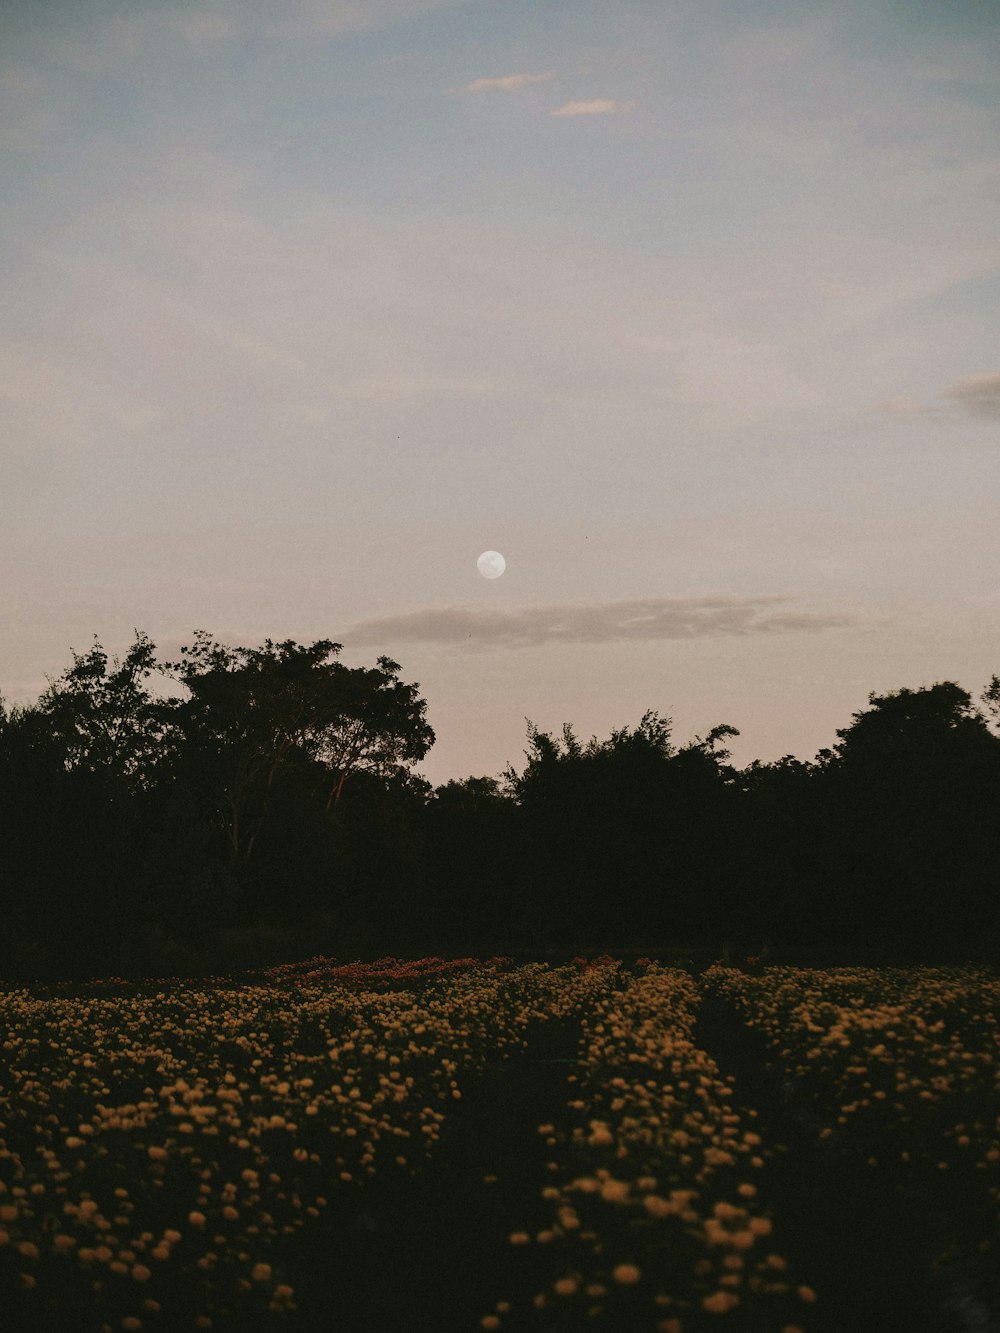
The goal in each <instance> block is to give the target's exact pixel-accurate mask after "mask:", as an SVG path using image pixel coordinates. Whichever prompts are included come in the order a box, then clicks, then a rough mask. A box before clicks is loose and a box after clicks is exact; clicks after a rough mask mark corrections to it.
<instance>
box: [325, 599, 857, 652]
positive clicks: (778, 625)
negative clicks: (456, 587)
mask: <svg viewBox="0 0 1000 1333" xmlns="http://www.w3.org/2000/svg"><path fill="white" fill-rule="evenodd" d="M789 600H790V599H789V598H788V597H787V596H785V595H782V594H772V595H769V596H764V597H644V598H634V599H627V600H624V601H611V602H561V603H555V604H551V605H547V606H524V607H482V606H436V607H434V606H431V607H421V608H420V609H418V610H416V611H406V612H403V613H402V614H400V615H395V616H383V617H380V618H379V619H375V620H363V621H360V622H359V623H358V624H356V625H354V626H353V627H352V628H351V629H349V630H348V631H346V633H345V636H344V637H345V642H347V643H352V644H392V643H393V642H401V641H404V640H405V641H407V642H417V643H440V644H453V645H464V646H465V647H469V648H486V647H493V648H524V647H530V646H534V645H538V644H545V643H617V642H624V641H629V640H638V639H694V638H705V637H708V636H712V635H747V634H773V633H778V632H784V631H799V630H820V629H831V628H836V627H838V626H842V625H851V624H855V623H856V621H857V617H855V616H848V615H841V614H832V613H818V612H811V611H792V610H784V609H782V608H783V605H784V604H785V603H786V602H787V601H789Z"/></svg>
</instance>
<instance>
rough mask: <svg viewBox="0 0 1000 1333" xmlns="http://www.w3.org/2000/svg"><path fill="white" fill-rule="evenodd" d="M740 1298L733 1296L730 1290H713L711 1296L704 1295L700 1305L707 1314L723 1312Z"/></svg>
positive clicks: (734, 1304)
mask: <svg viewBox="0 0 1000 1333" xmlns="http://www.w3.org/2000/svg"><path fill="white" fill-rule="evenodd" d="M739 1303H740V1298H739V1297H738V1296H734V1295H733V1293H732V1292H731V1291H713V1292H712V1294H711V1296H706V1297H705V1298H704V1300H703V1301H702V1307H703V1308H704V1309H706V1310H707V1311H708V1312H709V1314H725V1313H726V1312H727V1311H728V1310H731V1309H732V1308H733V1307H734V1306H736V1305H739Z"/></svg>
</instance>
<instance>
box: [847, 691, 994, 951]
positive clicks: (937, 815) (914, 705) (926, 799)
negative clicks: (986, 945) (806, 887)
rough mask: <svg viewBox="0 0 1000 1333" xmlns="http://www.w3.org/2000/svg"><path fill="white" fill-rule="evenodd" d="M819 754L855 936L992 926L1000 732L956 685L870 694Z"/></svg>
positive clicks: (926, 938)
mask: <svg viewBox="0 0 1000 1333" xmlns="http://www.w3.org/2000/svg"><path fill="white" fill-rule="evenodd" d="M869 704H870V705H871V707H870V708H868V709H865V710H862V711H861V712H859V713H856V714H855V715H854V719H853V722H852V724H851V725H850V726H849V727H845V728H842V729H841V730H839V731H838V732H837V735H838V737H839V741H838V743H837V745H835V746H834V748H833V750H832V751H830V752H827V753H826V754H824V755H822V756H821V759H822V765H821V779H822V804H823V807H824V810H825V812H826V821H827V825H828V828H830V829H831V830H835V834H833V835H828V841H827V846H826V848H825V849H824V852H823V855H824V857H825V865H826V875H827V880H828V885H829V890H830V899H829V900H830V905H831V909H832V912H833V915H834V916H835V918H837V919H838V921H839V928H840V929H841V930H842V931H843V932H844V933H845V934H846V935H848V936H850V937H854V938H861V937H864V938H866V939H867V938H869V937H870V936H871V935H872V933H873V932H875V933H879V934H891V935H892V937H894V938H895V939H896V940H898V941H900V942H906V944H907V945H908V946H913V947H924V946H926V945H927V944H928V943H930V942H931V941H938V942H940V943H942V944H948V943H949V942H950V943H951V944H952V945H956V946H957V944H958V942H959V941H960V939H962V938H967V939H968V940H970V941H972V940H973V939H975V938H976V936H977V935H978V936H979V937H980V938H981V937H982V935H983V933H984V932H986V933H989V932H995V931H996V930H997V925H998V917H997V909H998V905H1000V872H998V870H997V865H998V863H1000V861H998V858H1000V829H998V821H997V814H996V812H997V809H998V807H1000V739H998V738H997V737H996V736H994V735H993V734H992V733H991V731H990V729H989V726H988V724H987V721H986V718H985V717H984V716H983V714H982V713H981V712H980V711H979V709H977V708H976V707H975V706H974V705H973V703H972V698H971V695H970V694H969V693H968V691H966V690H964V689H962V688H961V686H959V685H957V684H955V683H954V682H953V681H941V682H938V683H937V684H934V685H931V686H927V687H925V688H922V689H917V690H911V689H906V688H904V689H900V690H896V691H893V692H891V693H889V694H886V695H877V694H871V695H870V696H869Z"/></svg>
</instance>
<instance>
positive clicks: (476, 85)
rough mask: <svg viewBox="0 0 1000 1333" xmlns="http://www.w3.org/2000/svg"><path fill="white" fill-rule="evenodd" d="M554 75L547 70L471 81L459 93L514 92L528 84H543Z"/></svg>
mask: <svg viewBox="0 0 1000 1333" xmlns="http://www.w3.org/2000/svg"><path fill="white" fill-rule="evenodd" d="M554 74H555V70H552V69H547V70H545V71H544V72H543V73H541V74H501V75H500V76H499V77H497V78H488V79H473V80H472V82H471V83H467V84H466V85H465V87H464V88H460V89H459V91H460V92H463V93H485V92H491V91H496V92H502V93H509V92H514V91H515V90H516V89H518V88H526V87H527V86H528V84H529V83H545V82H546V81H547V80H548V79H551V78H552V76H553V75H554Z"/></svg>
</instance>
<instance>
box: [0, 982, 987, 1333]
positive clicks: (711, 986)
mask: <svg viewBox="0 0 1000 1333" xmlns="http://www.w3.org/2000/svg"><path fill="white" fill-rule="evenodd" d="M706 1003H711V1004H713V1005H715V1006H716V1007H720V1006H721V1008H723V1009H724V1010H725V1012H726V1013H728V1014H730V1015H731V1016H732V1019H733V1022H734V1024H736V1025H737V1027H740V1026H742V1030H745V1032H746V1033H747V1034H748V1040H749V1039H750V1038H751V1036H752V1037H753V1039H754V1040H755V1041H757V1042H758V1043H759V1044H760V1045H761V1049H763V1051H764V1056H763V1058H762V1063H763V1064H764V1065H766V1066H768V1067H769V1068H770V1069H771V1070H772V1072H773V1075H774V1077H775V1079H776V1080H778V1081H777V1082H776V1084H775V1086H777V1087H780V1088H781V1089H782V1094H781V1095H783V1096H784V1098H785V1099H786V1100H787V1102H788V1103H789V1105H790V1106H791V1107H792V1108H793V1109H794V1111H795V1114H796V1115H797V1116H798V1122H799V1123H801V1124H802V1125H804V1126H805V1130H804V1133H805V1134H806V1135H807V1136H809V1137H810V1138H811V1140H814V1141H815V1144H816V1148H817V1151H819V1152H820V1153H828V1154H831V1155H833V1156H834V1157H835V1159H836V1161H837V1162H838V1163H842V1167H843V1170H844V1171H845V1172H849V1171H859V1170H860V1171H862V1172H865V1171H868V1172H871V1171H873V1170H878V1171H882V1170H890V1169H891V1170H892V1171H894V1172H896V1173H900V1172H902V1173H904V1174H905V1175H906V1177H907V1178H908V1179H909V1178H910V1177H912V1176H913V1175H914V1174H915V1175H916V1176H917V1177H919V1179H920V1180H921V1181H923V1182H924V1183H923V1188H924V1189H925V1196H924V1197H930V1195H928V1194H927V1193H926V1191H927V1190H939V1191H941V1197H942V1200H943V1206H945V1207H954V1208H964V1209H968V1208H970V1207H972V1206H973V1205H975V1210H976V1219H977V1226H978V1227H979V1231H977V1232H976V1235H975V1237H974V1241H975V1245H976V1248H977V1252H978V1253H980V1254H981V1255H982V1254H985V1255H986V1257H987V1259H988V1260H990V1261H993V1262H996V1260H997V1259H998V1258H1000V1247H998V1245H997V1237H998V1234H1000V1115H998V1111H1000V1060H998V1055H1000V1050H998V1046H1000V1024H998V1018H1000V978H998V977H997V975H996V974H995V973H993V972H991V971H988V970H985V969H981V968H980V969H972V968H950V969H949V968H909V969H874V968H830V969H825V970H824V969H797V968H790V967H765V968H763V969H761V968H759V967H755V968H754V969H753V970H752V971H745V970H741V969H739V968H735V967H724V966H721V965H714V966H712V967H710V968H709V969H708V970H707V971H705V972H703V973H702V974H701V975H700V976H695V975H693V973H692V971H691V970H688V969H685V968H683V967H681V966H664V965H661V964H659V963H656V962H652V961H651V960H649V959H640V960H639V961H638V962H637V963H636V964H635V965H633V966H625V965H623V964H622V963H621V962H620V961H618V960H616V959H614V958H609V957H600V958H595V959H590V960H584V959H582V958H581V959H576V960H574V961H573V962H572V963H569V964H566V965H564V966H551V965H549V964H542V963H530V964H525V965H521V966H515V965H514V964H513V963H512V961H511V960H510V959H509V958H502V957H496V958H491V959H488V960H485V961H480V960H477V959H471V958H461V959H451V960H445V959H439V958H427V959H420V960H417V961H413V960H399V959H393V958H383V959H379V960H377V961H376V962H373V963H360V962H344V961H339V960H333V959H328V958H314V959H310V960H309V961H308V962H305V963H296V964H291V965H288V966H285V967H280V968H274V969H270V970H269V971H268V972H266V973H264V974H258V975H256V976H255V977H253V978H235V977H234V978H226V977H218V978H211V979H208V980H201V981H198V982H188V983H185V982H179V981H176V980H172V981H169V982H167V981H162V980H161V981H158V982H148V983H143V984H141V985H138V986H137V985H131V986H130V985H129V984H128V983H125V982H123V981H121V980H120V979H118V978H110V979H106V980H105V981H103V982H100V983H94V984H93V985H92V986H87V987H76V988H69V987H56V988H49V989H46V990H43V989H42V988H36V989H32V988H24V987H22V988H18V989H14V990H8V991H6V992H0V1311H2V1314H3V1319H2V1320H0V1323H2V1326H3V1328H4V1330H5V1331H6V1330H7V1329H8V1328H9V1330H10V1333H21V1330H29V1329H31V1330H35V1329H45V1328H53V1329H60V1330H65V1333H118V1330H142V1329H151V1330H155V1329H161V1330H173V1329H181V1328H185V1329H187V1328H190V1329H215V1330H235V1329H261V1330H265V1329H275V1330H277V1329H283V1330H288V1333H292V1331H293V1330H310V1329H312V1328H318V1327H324V1328H325V1327H327V1326H328V1324H327V1323H326V1322H321V1321H319V1319H318V1316H316V1319H317V1322H311V1320H312V1319H313V1318H314V1312H313V1311H312V1310H311V1308H310V1307H309V1305H308V1304H303V1302H302V1300H301V1298H300V1289H299V1288H300V1284H299V1282H298V1280H297V1278H296V1255H297V1253H299V1251H300V1250H301V1249H302V1246H303V1245H304V1244H305V1243H306V1242H307V1240H308V1242H309V1244H310V1245H311V1246H312V1248H311V1249H310V1250H309V1253H310V1254H315V1253H316V1248H315V1238H316V1237H319V1238H321V1239H322V1238H323V1237H324V1236H327V1237H328V1238H329V1249H330V1252H331V1254H332V1253H334V1252H335V1251H336V1249H337V1246H338V1231H337V1228H338V1226H340V1225H341V1221H340V1219H341V1218H342V1216H343V1213H342V1211H341V1205H342V1204H343V1203H344V1201H345V1200H348V1199H359V1198H362V1197H364V1195H365V1192H366V1190H368V1191H370V1190H371V1189H373V1188H375V1185H376V1183H377V1185H378V1187H379V1189H381V1190H383V1191H385V1190H386V1189H388V1190H389V1191H390V1194H391V1191H392V1190H394V1189H397V1188H398V1189H400V1190H402V1189H403V1188H404V1186H405V1188H407V1189H412V1188H414V1187H416V1188H418V1189H419V1188H420V1187H421V1186H420V1182H421V1181H423V1180H427V1179H429V1178H432V1177H434V1175H435V1173H443V1172H446V1171H447V1169H448V1154H449V1144H450V1141H451V1137H453V1136H454V1134H455V1133H456V1129H457V1127H458V1126H459V1124H460V1121H461V1117H462V1115H463V1114H466V1115H473V1116H475V1115H478V1114H480V1113H481V1110H482V1108H481V1104H480V1103H476V1089H477V1087H478V1086H480V1084H481V1082H482V1079H483V1075H484V1071H486V1070H487V1069H492V1070H493V1071H494V1074H495V1076H496V1077H498V1078H499V1080H500V1082H499V1083H498V1084H497V1085H496V1086H498V1087H501V1088H502V1087H503V1086H504V1084H503V1079H504V1077H505V1075H504V1073H503V1071H504V1070H505V1069H513V1067H514V1066H515V1065H516V1064H517V1063H518V1061H521V1062H522V1065H523V1063H524V1062H525V1061H528V1060H530V1058H531V1056H532V1052H537V1051H538V1050H540V1049H542V1048H543V1046H544V1038H545V1034H546V1032H555V1031H556V1030H558V1031H561V1032H565V1031H566V1030H569V1031H570V1036H571V1040H570V1044H569V1046H568V1048H567V1049H568V1050H569V1051H570V1055H569V1056H568V1057H567V1058H565V1059H562V1058H561V1059H559V1060H544V1061H536V1066H537V1067H539V1068H540V1067H541V1065H543V1064H546V1065H549V1066H554V1065H559V1066H560V1068H561V1069H562V1072H563V1073H564V1074H565V1079H564V1081H562V1082H561V1083H557V1084H553V1086H554V1087H556V1088H557V1091H556V1092H555V1094H554V1095H553V1097H552V1105H551V1113H550V1114H549V1115H548V1116H547V1117H545V1118H543V1119H541V1120H539V1119H538V1117H537V1114H536V1113H533V1118H532V1120H531V1123H525V1124H524V1126H523V1132H524V1135H525V1136H526V1141H527V1136H530V1137H531V1139H532V1140H533V1141H534V1143H535V1144H540V1145H542V1146H543V1147H544V1161H543V1160H542V1159H541V1158H540V1159H539V1168H538V1179H537V1183H536V1188H535V1189H534V1192H533V1197H532V1198H530V1199H529V1198H527V1197H526V1198H525V1199H524V1206H523V1207H522V1206H521V1204H520V1203H519V1202H518V1201H517V1200H516V1199H515V1200H514V1201H513V1203H512V1204H511V1211H510V1215H509V1218H508V1219H507V1221H506V1223H505V1225H504V1228H503V1235H502V1236H500V1237H498V1241H497V1244H498V1254H497V1264H496V1274H497V1278H496V1284H495V1285H494V1286H493V1287H491V1290H494V1291H495V1299H492V1300H491V1301H490V1302H489V1303H484V1304H482V1305H481V1306H479V1310H478V1314H476V1315H475V1317H474V1318H473V1319H472V1320H471V1322H470V1323H468V1324H464V1323H463V1324H462V1325H461V1326H462V1327H470V1328H473V1329H474V1328H476V1327H480V1328H483V1329H503V1330H507V1331H508V1333H513V1331H515V1330H521V1329H524V1330H532V1331H537V1333H541V1330H547V1331H548V1330H551V1331H552V1333H561V1331H565V1333H572V1330H575V1329H578V1328H594V1329H608V1330H616V1331H618V1333H646V1331H648V1333H701V1330H704V1329H712V1328H718V1327H722V1328H730V1329H732V1330H742V1329H747V1330H760V1333H813V1330H825V1329H826V1328H828V1327H830V1325H829V1324H827V1323H824V1320H823V1307H824V1296H825V1294H826V1293H825V1291H824V1287H823V1283H822V1282H820V1281H817V1279H816V1276H815V1275H814V1274H813V1273H812V1272H811V1271H810V1269H809V1266H808V1260H803V1258H802V1254H803V1253H804V1252H803V1251H802V1249H801V1247H799V1248H798V1249H796V1247H795V1246H794V1245H792V1244H791V1243H790V1242H791V1239H792V1237H791V1234H790V1229H789V1227H788V1226H787V1225H784V1224H783V1219H782V1216H781V1215H780V1209H776V1208H775V1207H774V1199H775V1198H776V1197H779V1195H776V1194H775V1193H774V1191H773V1190H772V1191H771V1192H769V1189H768V1180H769V1173H770V1172H771V1170H772V1166H773V1164H774V1162H775V1161H776V1155H780V1154H781V1153H782V1152H783V1151H785V1145H784V1144H782V1143H780V1142H777V1141H775V1140H774V1139H773V1137H771V1138H769V1137H768V1131H767V1130H766V1129H765V1128H764V1123H765V1122H767V1123H775V1122H774V1121H768V1116H767V1113H766V1108H762V1111H763V1112H764V1114H763V1115H762V1117H761V1120H760V1121H758V1119H757V1110H756V1108H755V1107H754V1106H753V1105H751V1104H749V1103H748V1100H747V1098H746V1096H743V1097H742V1099H741V1097H740V1089H739V1087H734V1084H733V1080H732V1078H730V1077H727V1076H726V1075H724V1074H723V1072H722V1070H721V1068H720V1065H719V1063H718V1062H717V1060H716V1058H715V1057H714V1055H713V1052H712V1050H711V1049H709V1048H707V1047H706V1046H705V1044H704V1042H703V1041H702V1040H701V1039H700V1038H699V1026H698V1024H699V1013H700V1011H701V1009H702V1006H703V1005H705V1004H706ZM706 1031H707V1029H706ZM573 1052H575V1053H573ZM524 1067H525V1068H526V1067H527V1066H524ZM496 1071H499V1073H498V1074H497V1073H496ZM529 1076H530V1075H529ZM559 1077H560V1078H561V1077H562V1074H560V1075H559ZM510 1086H511V1088H512V1089H513V1087H514V1082H513V1080H512V1081H511V1084H510ZM475 1105H480V1111H470V1110H468V1109H466V1110H463V1108H468V1107H473V1106H475ZM494 1109H495V1108H494ZM505 1110H506V1111H507V1112H509V1116H510V1117H511V1118H512V1122H513V1123H512V1125H511V1126H510V1129H511V1133H512V1135H514V1137H513V1138H512V1139H511V1142H512V1143H516V1131H517V1130H518V1125H517V1123H516V1121H517V1115H518V1102H517V1098H516V1096H514V1094H513V1092H512V1094H511V1102H510V1105H509V1107H508V1108H505ZM477 1123H478V1122H477V1121H476V1120H475V1119H473V1121H472V1122H468V1121H466V1122H465V1132H466V1137H467V1139H468V1137H469V1135H471V1136H472V1141H473V1142H475V1133H476V1124H477ZM484 1123H485V1122H484ZM493 1123H495V1122H493ZM487 1147H488V1145H484V1151H485V1150H486V1148H487ZM463 1169H465V1168H463ZM838 1169H840V1168H839V1167H838ZM493 1178H494V1177H492V1176H488V1175H487V1176H485V1177H484V1179H485V1180H486V1181H487V1182H488V1181H490V1180H492V1179H493ZM946 1180H947V1182H948V1188H947V1189H944V1187H943V1182H945V1181H946ZM393 1182H398V1184H394V1183H393ZM483 1188H488V1186H484V1187H483ZM949 1191H950V1192H949ZM408 1197H412V1196H408ZM464 1197H465V1196H464V1195H463V1198H464ZM469 1197H471V1198H474V1197H475V1196H469ZM769 1201H770V1202H769ZM529 1205H531V1206H529ZM464 1206H465V1207H466V1212H465V1213H464V1214H463V1213H462V1211H461V1209H458V1211H457V1212H456V1216H455V1219H454V1223H455V1230H454V1245H455V1246H456V1247H457V1248H460V1247H461V1246H462V1244H463V1236H468V1237H471V1236H472V1235H473V1232H474V1231H475V1228H476V1226H477V1225H478V1223H479V1219H478V1216H477V1214H478V1208H477V1206H476V1205H475V1203H474V1202H473V1203H472V1204H468V1205H464ZM504 1206H506V1205H504ZM539 1210H541V1213H540V1211H539ZM541 1214H544V1217H545V1219H546V1220H544V1221H543V1222H542V1223H541V1224H539V1223H538V1221H537V1219H538V1217H539V1216H540V1215H541ZM529 1217H532V1218H534V1219H536V1220H535V1221H534V1222H533V1223H532V1222H528V1221H527V1219H528V1218H529ZM984 1219H985V1220H984ZM406 1225H407V1218H406V1215H405V1213H402V1214H401V1215H400V1216H399V1218H398V1224H397V1225H395V1226H394V1227H393V1230H394V1232H396V1233H397V1239H396V1240H395V1241H392V1240H390V1241H383V1242H381V1243H382V1244H384V1245H388V1247H389V1248H387V1249H386V1250H385V1254H386V1263H387V1264H389V1263H391V1262H392V1250H391V1245H392V1244H393V1243H395V1244H397V1245H398V1246H400V1247H403V1246H405V1245H406V1243H407V1233H406ZM990 1225H992V1229H990ZM845 1226H848V1227H849V1226H850V1219H845ZM310 1237H311V1238H312V1239H311V1240H310V1239H309V1238H310ZM970 1243H971V1242H970ZM373 1244H374V1241H373ZM501 1250H502V1254H501V1253H500V1251H501ZM793 1251H795V1252H793ZM797 1255H798V1257H796V1256H797ZM997 1266H998V1268H1000V1263H998V1264H997ZM443 1271H445V1270H444V1269H442V1272H443ZM387 1276H388V1274H387ZM486 1276H487V1279H488V1278H489V1274H487V1275H486ZM400 1280H402V1278H401V1279H400ZM486 1287H490V1282H489V1281H488V1280H487V1281H486V1283H485V1286H484V1287H483V1289H484V1290H485V1289H486ZM421 1299H423V1300H425V1301H426V1299H427V1297H426V1293H425V1294H424V1296H423V1297H421ZM477 1301H478V1297H477ZM333 1308H334V1309H335V1308H336V1307H335V1302H334V1307H333ZM329 1309H330V1307H329V1306H328V1307H327V1313H329ZM420 1313H421V1316H422V1317H424V1318H426V1317H427V1316H429V1315H432V1314H433V1311H431V1310H423V1311H421V1312H420ZM997 1313H998V1312H996V1311H993V1312H992V1317H994V1318H996V1317H997ZM342 1314H343V1317H344V1320H345V1324H344V1327H347V1326H348V1324H349V1320H350V1317H351V1316H352V1312H351V1311H349V1310H347V1309H344V1310H343V1311H342ZM859 1319H860V1316H859ZM349 1326H350V1327H354V1326H356V1324H350V1325H349ZM969 1326H970V1327H972V1325H969ZM448 1327H451V1325H448ZM455 1327H458V1325H457V1324H456V1325H455ZM854 1327H855V1328H856V1330H857V1331H858V1333H860V1331H861V1330H862V1329H863V1328H865V1327H867V1326H866V1325H865V1324H864V1323H863V1320H860V1322H857V1323H856V1325H855V1326H854ZM940 1327H941V1328H942V1329H943V1328H945V1327H946V1325H945V1324H943V1323H942V1324H941V1325H940ZM948 1327H951V1326H948ZM954 1327H956V1328H958V1327H961V1325H960V1324H955V1325H954ZM986 1327H989V1325H986ZM441 1333H446V1327H445V1325H442V1326H441Z"/></svg>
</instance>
